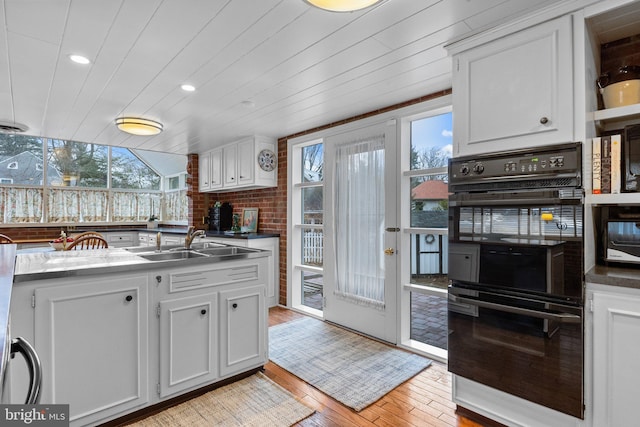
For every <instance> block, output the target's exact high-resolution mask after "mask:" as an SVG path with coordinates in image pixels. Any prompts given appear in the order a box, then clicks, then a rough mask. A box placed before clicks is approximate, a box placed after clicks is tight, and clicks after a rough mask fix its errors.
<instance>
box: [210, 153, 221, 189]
mask: <svg viewBox="0 0 640 427" xmlns="http://www.w3.org/2000/svg"><path fill="white" fill-rule="evenodd" d="M209 163H210V165H209V190H217V189H220V188H222V149H221V148H219V149H217V150H213V151H211V152H210V153H209Z"/></svg>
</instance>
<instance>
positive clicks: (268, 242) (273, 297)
mask: <svg viewBox="0 0 640 427" xmlns="http://www.w3.org/2000/svg"><path fill="white" fill-rule="evenodd" d="M202 241H205V242H214V243H221V244H223V245H233V246H242V247H247V248H253V249H266V250H269V251H271V255H269V263H268V270H269V271H268V275H269V277H268V280H267V300H266V304H267V307H274V306H276V305H278V301H279V296H280V238H278V237H261V238H259V239H233V238H224V237H206V238H204V239H203V240H202Z"/></svg>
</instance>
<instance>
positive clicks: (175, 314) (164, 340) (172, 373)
mask: <svg viewBox="0 0 640 427" xmlns="http://www.w3.org/2000/svg"><path fill="white" fill-rule="evenodd" d="M217 302H218V294H217V293H208V294H205V295H195V296H190V297H183V298H175V299H168V300H165V301H161V302H160V303H159V304H158V314H159V317H160V397H166V396H168V395H171V394H174V393H177V392H180V391H183V390H187V389H190V388H193V387H194V386H197V385H199V384H202V383H206V382H212V381H213V380H215V379H216V378H217V377H218V355H217V349H218V304H217Z"/></svg>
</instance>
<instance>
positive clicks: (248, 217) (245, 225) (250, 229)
mask: <svg viewBox="0 0 640 427" xmlns="http://www.w3.org/2000/svg"><path fill="white" fill-rule="evenodd" d="M240 229H241V230H242V232H243V233H255V232H257V231H258V208H244V209H242V225H241V226H240Z"/></svg>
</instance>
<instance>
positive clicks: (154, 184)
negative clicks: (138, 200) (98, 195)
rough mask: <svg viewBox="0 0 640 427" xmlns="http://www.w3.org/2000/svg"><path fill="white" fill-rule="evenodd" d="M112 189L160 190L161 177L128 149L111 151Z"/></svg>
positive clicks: (116, 148) (118, 148) (119, 148)
mask: <svg viewBox="0 0 640 427" xmlns="http://www.w3.org/2000/svg"><path fill="white" fill-rule="evenodd" d="M111 187H112V188H129V189H140V190H159V189H160V175H158V174H157V173H155V172H154V171H153V170H152V169H151V168H150V167H149V166H147V165H146V164H145V163H144V162H143V161H142V160H140V159H139V158H138V157H137V156H135V155H134V154H133V153H132V152H131V151H129V150H128V149H126V148H121V147H113V148H112V149H111Z"/></svg>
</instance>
